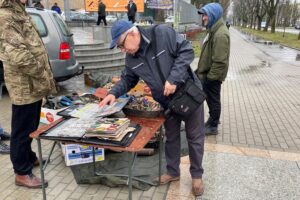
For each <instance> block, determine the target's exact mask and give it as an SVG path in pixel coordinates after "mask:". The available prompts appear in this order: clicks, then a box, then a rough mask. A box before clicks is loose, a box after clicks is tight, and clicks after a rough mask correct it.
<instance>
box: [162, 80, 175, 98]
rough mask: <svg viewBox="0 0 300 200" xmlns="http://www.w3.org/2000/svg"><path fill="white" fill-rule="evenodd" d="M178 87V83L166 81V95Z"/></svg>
mask: <svg viewBox="0 0 300 200" xmlns="http://www.w3.org/2000/svg"><path fill="white" fill-rule="evenodd" d="M176 87H177V86H176V85H171V84H170V83H169V81H166V83H165V90H164V95H165V96H169V95H170V94H173V93H174V92H175V91H176Z"/></svg>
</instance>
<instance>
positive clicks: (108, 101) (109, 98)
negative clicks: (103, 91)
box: [99, 94, 116, 108]
mask: <svg viewBox="0 0 300 200" xmlns="http://www.w3.org/2000/svg"><path fill="white" fill-rule="evenodd" d="M115 101H116V97H115V95H112V94H109V95H107V96H106V97H105V98H104V99H103V100H102V101H101V102H100V103H99V107H100V108H102V107H103V106H105V105H107V104H109V105H112V104H113V103H114V102H115Z"/></svg>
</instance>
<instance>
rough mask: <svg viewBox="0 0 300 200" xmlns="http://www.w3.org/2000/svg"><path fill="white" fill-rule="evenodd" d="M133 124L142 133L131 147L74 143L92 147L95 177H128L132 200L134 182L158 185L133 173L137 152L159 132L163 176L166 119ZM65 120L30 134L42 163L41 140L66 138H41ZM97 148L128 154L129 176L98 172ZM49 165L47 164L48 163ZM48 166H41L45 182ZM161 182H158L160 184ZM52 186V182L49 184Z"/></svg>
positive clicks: (159, 172)
mask: <svg viewBox="0 0 300 200" xmlns="http://www.w3.org/2000/svg"><path fill="white" fill-rule="evenodd" d="M128 118H129V119H130V121H131V122H132V123H135V124H139V125H140V127H141V129H140V131H139V132H138V133H137V134H136V136H135V138H134V139H133V140H132V142H131V143H130V144H129V146H126V147H122V146H109V145H97V143H96V142H94V141H93V142H92V143H91V142H88V141H81V142H74V143H77V144H80V145H88V146H92V147H93V148H92V151H93V163H94V173H95V175H98V176H109V175H113V176H120V177H127V178H128V181H127V182H128V190H129V192H128V197H129V199H130V200H131V199H132V180H133V179H134V180H138V181H142V182H146V183H148V184H151V185H156V184H154V183H150V182H147V181H145V180H142V179H139V178H137V177H134V175H133V174H132V172H133V171H134V161H135V158H136V155H137V152H138V151H140V150H141V149H143V148H144V147H145V145H146V144H147V143H148V142H149V141H150V139H151V138H152V137H154V136H155V133H156V132H157V131H158V130H159V144H160V145H159V166H158V177H160V175H161V158H162V140H163V139H162V125H163V123H164V118H163V117H157V118H141V117H128ZM61 121H63V119H59V120H57V121H55V122H53V123H51V124H49V125H47V126H44V127H41V128H39V129H38V130H37V131H35V132H33V133H31V134H30V137H31V138H34V139H36V140H37V144H38V156H39V160H40V162H41V161H42V145H41V139H47V140H54V141H56V142H57V141H60V142H64V138H57V137H56V138H55V139H51V137H47V138H43V137H41V136H42V134H43V133H44V132H45V131H47V130H49V129H50V128H52V127H54V126H56V125H57V124H59V123H60V122H61ZM56 142H55V143H54V145H53V146H52V148H51V151H50V154H49V157H48V160H49V159H50V156H51V154H52V151H53V149H54V146H55V144H56ZM95 147H97V148H103V149H111V150H114V151H124V152H127V153H128V175H124V174H101V173H99V172H96V166H95ZM46 163H47V162H46ZM45 167H46V166H44V167H43V166H42V165H40V172H41V180H42V182H44V170H45ZM159 182H160V180H158V183H159ZM49 184H51V182H50V183H49ZM42 189H43V199H44V200H46V188H45V185H42Z"/></svg>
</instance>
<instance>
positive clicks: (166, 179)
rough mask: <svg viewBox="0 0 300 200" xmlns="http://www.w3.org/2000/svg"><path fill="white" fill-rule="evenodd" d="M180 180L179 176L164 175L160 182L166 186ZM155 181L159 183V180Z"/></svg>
mask: <svg viewBox="0 0 300 200" xmlns="http://www.w3.org/2000/svg"><path fill="white" fill-rule="evenodd" d="M179 178H180V177H179V176H175V177H174V176H171V175H169V174H163V175H161V176H160V182H159V184H160V185H165V184H167V183H170V182H172V181H178V180H179ZM155 181H156V182H158V181H159V179H158V178H156V179H155Z"/></svg>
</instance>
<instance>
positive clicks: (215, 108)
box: [202, 80, 222, 127]
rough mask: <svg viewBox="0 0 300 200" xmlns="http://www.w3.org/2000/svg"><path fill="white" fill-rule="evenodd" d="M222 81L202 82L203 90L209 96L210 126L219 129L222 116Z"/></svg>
mask: <svg viewBox="0 0 300 200" xmlns="http://www.w3.org/2000/svg"><path fill="white" fill-rule="evenodd" d="M221 84H222V82H221V81H217V80H214V81H211V80H206V81H202V85H203V90H204V92H205V93H206V95H207V98H206V102H207V105H208V109H209V117H210V119H209V121H210V126H213V127H217V126H218V124H219V120H220V115H221Z"/></svg>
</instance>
